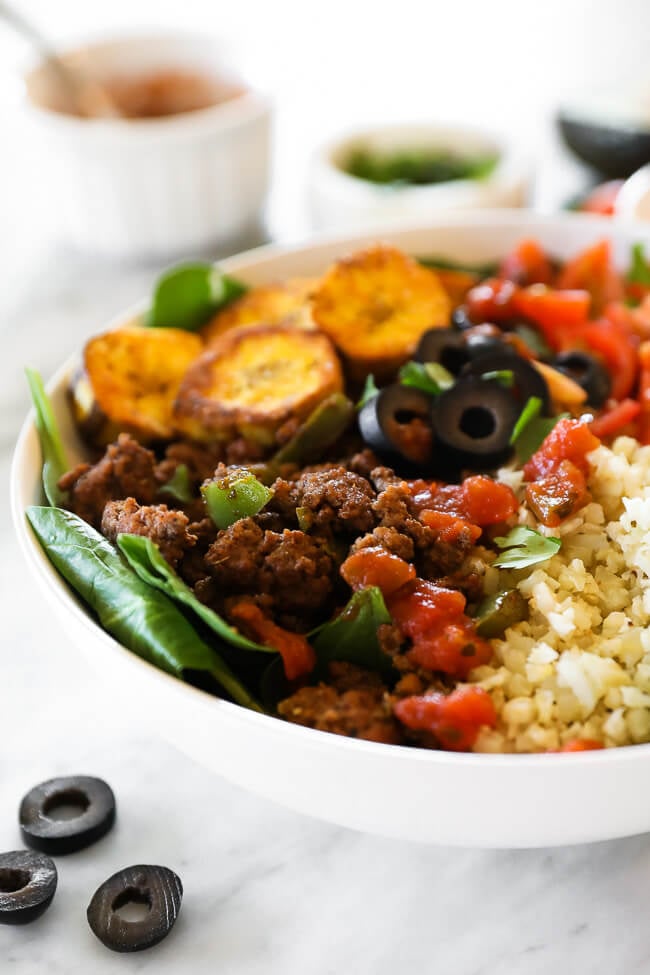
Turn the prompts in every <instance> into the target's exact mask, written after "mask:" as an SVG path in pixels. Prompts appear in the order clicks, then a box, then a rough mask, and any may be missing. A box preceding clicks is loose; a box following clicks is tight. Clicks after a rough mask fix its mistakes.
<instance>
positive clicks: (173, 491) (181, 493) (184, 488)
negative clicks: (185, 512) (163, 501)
mask: <svg viewBox="0 0 650 975" xmlns="http://www.w3.org/2000/svg"><path fill="white" fill-rule="evenodd" d="M159 494H170V495H171V496H172V498H175V499H176V500H177V501H180V502H181V504H189V503H190V501H191V500H192V498H193V497H194V495H193V494H192V484H191V482H190V472H189V471H188V469H187V464H179V465H178V467H177V468H176V470H175V471H174V474H173V476H172V477H170V479H169V480H168V481H167V483H166V484H163V486H162V487H161V488H160V491H159Z"/></svg>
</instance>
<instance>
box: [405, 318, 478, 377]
mask: <svg viewBox="0 0 650 975" xmlns="http://www.w3.org/2000/svg"><path fill="white" fill-rule="evenodd" d="M413 358H414V359H415V361H416V362H438V363H440V365H441V366H444V367H445V369H447V370H448V371H449V372H450V373H452V375H454V376H457V375H458V373H459V372H460V370H461V369H462V368H463V366H464V365H465V363H466V362H468V361H469V355H468V352H467V347H466V344H465V336H464V335H463V333H462V332H459V331H458V330H457V329H455V328H430V329H429V330H428V331H427V332H424V334H423V335H422V336H421V338H420V341H419V342H418V346H417V348H416V350H415V353H414V355H413Z"/></svg>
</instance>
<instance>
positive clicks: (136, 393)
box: [71, 325, 203, 446]
mask: <svg viewBox="0 0 650 975" xmlns="http://www.w3.org/2000/svg"><path fill="white" fill-rule="evenodd" d="M202 351H203V343H202V341H201V339H200V338H199V337H198V335H194V334H192V333H191V332H185V331H182V330H180V329H176V328H144V327H142V326H140V325H125V326H123V327H121V328H118V329H115V330H114V331H112V332H106V333H104V334H103V335H98V336H96V337H95V338H92V339H90V341H89V342H87V343H86V346H85V349H84V354H83V364H82V366H81V368H80V369H79V371H78V372H77V374H76V376H75V377H74V378H73V381H72V390H71V392H72V403H73V409H74V414H75V417H76V420H77V423H78V425H79V428H80V430H81V433H82V434H83V436H84V437H85V438H86V439H87V440H88V441H90V442H91V443H94V444H96V445H98V446H104V445H105V444H108V443H111V441H113V440H114V439H115V437H116V436H117V434H118V433H121V432H123V431H125V432H129V433H132V434H133V435H134V436H136V437H137V438H138V439H139V440H142V441H147V440H167V439H169V438H170V437H172V436H173V433H174V428H173V424H172V407H173V404H174V400H175V399H176V394H177V392H178V387H179V385H180V382H181V379H182V378H183V376H184V375H185V373H186V372H187V369H188V366H189V365H190V363H192V362H193V361H194V360H195V359H197V358H198V356H199V355H200V354H201V352H202Z"/></svg>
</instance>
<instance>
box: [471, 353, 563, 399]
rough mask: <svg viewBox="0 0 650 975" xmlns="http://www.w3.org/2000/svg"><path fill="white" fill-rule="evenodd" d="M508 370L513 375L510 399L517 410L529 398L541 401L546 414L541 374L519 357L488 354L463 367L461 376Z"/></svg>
mask: <svg viewBox="0 0 650 975" xmlns="http://www.w3.org/2000/svg"><path fill="white" fill-rule="evenodd" d="M503 370H509V371H510V372H512V375H513V386H512V389H510V390H509V394H510V398H511V399H514V400H516V402H517V403H518V405H519V408H520V410H521V408H522V407H523V406H525V404H526V403H527V402H528V400H529V399H530V398H531V396H536V397H537V398H538V399H540V400H541V401H542V413H543V414H548V411H549V408H550V400H549V395H548V386H547V385H546V381H545V379H544V378H543V377H542V376H541V374H540V373H539V372H538V371H537V369H535V367H534V366H531V364H530V362H527V361H526V359H522V357H521V356H520V355H516V354H515V355H513V353H512V352H511V351H509V352H489V353H488V354H487V355H482V356H478V357H477V358H476V359H472V361H471V362H468V363H467V365H466V366H465V367H464V369H463V372H462V375H463V376H484V375H485V374H486V373H489V372H501V371H503Z"/></svg>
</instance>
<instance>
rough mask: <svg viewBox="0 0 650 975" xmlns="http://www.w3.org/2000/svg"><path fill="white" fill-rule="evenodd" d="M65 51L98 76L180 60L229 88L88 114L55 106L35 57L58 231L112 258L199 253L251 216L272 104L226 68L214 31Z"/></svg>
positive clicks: (33, 77) (176, 66)
mask: <svg viewBox="0 0 650 975" xmlns="http://www.w3.org/2000/svg"><path fill="white" fill-rule="evenodd" d="M65 60H66V62H67V63H69V64H70V65H71V66H72V67H75V66H76V67H77V68H78V69H79V70H82V71H84V72H85V73H86V74H87V75H90V76H91V77H92V78H93V79H95V80H96V81H98V82H99V83H100V84H102V83H108V82H111V83H112V82H115V81H116V80H118V81H119V80H120V79H122V80H128V79H129V78H131V79H136V78H146V77H147V76H148V75H149V76H150V75H154V74H155V73H157V72H165V71H166V72H174V71H177V72H191V73H193V74H195V75H196V76H197V77H203V78H205V79H208V80H210V81H212V82H214V84H215V85H216V86H219V87H220V88H221V89H222V90H224V89H225V90H230V91H231V92H232V93H233V94H232V95H231V97H228V98H227V99H226V100H223V101H221V102H218V103H215V104H210V105H208V107H204V108H199V109H196V110H193V111H182V112H179V113H178V114H173V115H171V114H169V115H164V116H160V117H147V118H144V117H143V118H90V119H89V118H81V117H78V116H74V115H69V114H63V113H62V112H60V111H57V110H56V95H55V90H54V89H55V80H54V79H53V77H52V73H51V72H50V71H48V70H47V67H46V66H45V65H44V64H43V63H41V64H40V65H38V66H36V67H35V68H34V69H32V70H31V71H30V72H29V73H28V74H27V75H26V77H25V98H24V102H25V107H26V110H27V113H28V115H29V118H30V120H31V123H32V125H31V128H32V134H33V137H34V138H35V140H36V146H37V151H38V152H39V154H40V156H41V158H42V160H43V165H42V166H41V178H42V179H43V180H46V181H47V183H48V189H49V194H50V198H51V200H52V205H53V206H56V207H57V210H58V211H59V229H60V231H61V235H62V236H64V237H65V239H66V240H67V242H69V243H72V244H74V245H75V246H76V247H78V248H80V249H83V250H86V251H88V252H90V253H96V254H101V255H104V256H108V257H113V258H122V259H136V260H140V259H160V258H166V257H172V256H175V255H181V254H184V255H191V254H196V253H197V252H203V251H205V250H206V249H207V248H209V247H212V246H213V245H215V244H219V243H223V242H227V241H231V240H235V239H238V238H241V237H242V236H243V235H245V234H246V233H247V232H248V231H251V232H252V231H253V230H254V228H256V227H257V226H259V224H260V222H261V219H262V213H263V208H264V203H265V199H266V194H267V189H268V181H269V142H270V118H271V109H270V103H269V101H268V99H267V98H266V97H264V96H263V95H262V94H260V93H258V92H256V91H254V90H253V89H252V88H250V87H249V86H248V85H247V84H246V82H245V81H241V79H239V78H238V77H237V76H236V75H235V74H234V73H233V72H232V71H231V69H230V67H229V66H228V64H227V63H226V61H225V59H224V56H223V54H222V51H221V48H220V46H219V44H218V43H217V42H216V41H214V40H211V39H209V38H206V37H201V36H192V35H183V34H169V35H161V36H155V37H153V36H138V37H129V38H125V39H121V40H111V41H106V42H102V43H97V44H93V45H90V46H88V47H84V48H81V49H78V50H75V51H73V52H70V53H68V54H66V55H65Z"/></svg>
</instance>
